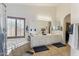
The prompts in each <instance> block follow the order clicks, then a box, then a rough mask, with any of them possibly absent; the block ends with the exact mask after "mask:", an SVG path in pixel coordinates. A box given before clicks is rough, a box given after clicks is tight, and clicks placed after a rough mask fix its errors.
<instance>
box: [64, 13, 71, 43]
mask: <svg viewBox="0 0 79 59" xmlns="http://www.w3.org/2000/svg"><path fill="white" fill-rule="evenodd" d="M64 25H65V26H64V29H65V43H66V44H67V43H68V42H69V26H70V25H71V15H70V14H68V15H66V16H65V18H64Z"/></svg>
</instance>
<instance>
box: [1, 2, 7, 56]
mask: <svg viewBox="0 0 79 59" xmlns="http://www.w3.org/2000/svg"><path fill="white" fill-rule="evenodd" d="M4 55H6V5H5V4H3V3H0V56H4Z"/></svg>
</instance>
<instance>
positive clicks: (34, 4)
mask: <svg viewBox="0 0 79 59" xmlns="http://www.w3.org/2000/svg"><path fill="white" fill-rule="evenodd" d="M8 4H14V5H16V4H17V5H28V6H57V5H59V4H60V3H6V5H8Z"/></svg>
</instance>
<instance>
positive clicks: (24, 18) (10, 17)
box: [6, 16, 25, 38]
mask: <svg viewBox="0 0 79 59" xmlns="http://www.w3.org/2000/svg"><path fill="white" fill-rule="evenodd" d="M8 18H11V19H15V36H10V37H9V36H7V38H25V18H21V17H13V16H7V19H8ZM7 19H6V21H7ZM17 19H19V20H24V35H23V36H17Z"/></svg>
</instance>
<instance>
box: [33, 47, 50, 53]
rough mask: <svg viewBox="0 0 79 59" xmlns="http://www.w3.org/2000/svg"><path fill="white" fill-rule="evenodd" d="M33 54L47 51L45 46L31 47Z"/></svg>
mask: <svg viewBox="0 0 79 59" xmlns="http://www.w3.org/2000/svg"><path fill="white" fill-rule="evenodd" d="M33 49H34V51H35V53H37V52H42V51H46V50H49V49H48V48H47V47H46V46H38V47H33Z"/></svg>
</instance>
